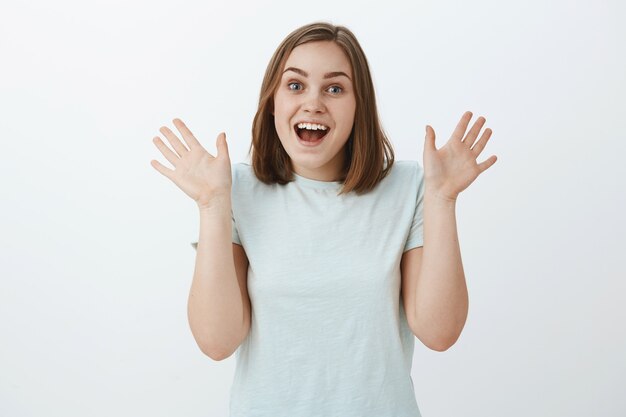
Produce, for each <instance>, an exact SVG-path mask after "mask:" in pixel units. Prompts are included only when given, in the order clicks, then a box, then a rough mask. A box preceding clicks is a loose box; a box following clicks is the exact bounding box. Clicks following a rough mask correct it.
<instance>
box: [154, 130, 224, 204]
mask: <svg viewBox="0 0 626 417" xmlns="http://www.w3.org/2000/svg"><path fill="white" fill-rule="evenodd" d="M173 122H174V126H176V128H177V129H178V131H179V132H180V133H181V135H182V137H183V139H184V140H185V143H186V144H187V146H188V147H189V149H188V148H187V147H186V146H185V145H184V144H183V143H182V142H181V141H180V139H178V138H177V137H176V135H175V134H174V133H173V132H172V131H171V130H170V129H168V128H167V127H165V126H163V127H161V129H159V131H160V132H161V133H162V134H163V135H164V136H165V137H166V138H167V140H168V141H169V143H170V144H171V145H172V147H173V148H174V151H175V152H173V151H172V150H171V149H170V148H169V147H167V146H166V145H165V143H163V141H162V140H161V138H160V137H158V136H155V137H154V139H153V140H152V141H153V142H154V144H155V145H156V147H157V148H159V150H160V151H161V153H162V154H163V156H164V157H165V158H166V159H167V160H168V161H170V163H171V164H172V165H174V167H175V169H174V170H171V169H169V168H167V167H165V166H164V165H162V164H161V163H160V162H159V161H156V160H154V159H153V160H151V161H150V165H152V166H153V167H154V169H156V170H157V171H159V172H160V173H161V174H163V175H165V176H166V177H167V178H169V179H170V180H172V181H173V182H174V184H176V185H177V186H178V188H180V189H181V190H183V191H184V192H185V194H187V195H188V196H189V197H191V198H193V200H194V201H195V202H196V203H197V204H198V207H199V208H200V209H203V208H209V207H211V204H213V202H214V201H216V199H222V198H227V199H228V200H229V201H230V192H231V187H232V174H231V166H230V157H229V155H228V145H227V144H226V134H224V133H220V134H219V135H218V136H217V142H216V145H217V155H216V156H213V155H211V154H210V153H208V152H207V151H206V149H204V148H203V147H202V145H201V144H200V142H198V140H197V139H196V138H195V137H194V136H193V134H192V133H191V131H190V130H189V129H188V128H187V126H185V124H184V123H183V122H182V121H181V120H180V119H174V121H173Z"/></svg>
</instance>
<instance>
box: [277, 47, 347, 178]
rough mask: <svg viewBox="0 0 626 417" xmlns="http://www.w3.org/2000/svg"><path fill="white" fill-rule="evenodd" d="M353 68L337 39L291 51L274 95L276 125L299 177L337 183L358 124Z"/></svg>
mask: <svg viewBox="0 0 626 417" xmlns="http://www.w3.org/2000/svg"><path fill="white" fill-rule="evenodd" d="M355 110H356V97H355V94H354V89H353V84H352V67H351V65H350V61H349V60H348V58H347V57H346V55H345V54H344V52H343V50H342V49H341V48H340V47H339V46H338V45H337V44H336V43H334V42H332V41H317V42H309V43H305V44H302V45H300V46H297V47H296V48H294V50H293V51H292V52H291V54H290V55H289V57H288V58H287V61H286V63H285V67H284V68H283V74H282V75H281V80H280V85H279V86H278V89H277V90H276V94H275V95H274V111H273V115H274V125H275V127H276V132H277V133H278V137H279V138H280V142H281V143H282V145H283V148H285V151H286V152H287V154H288V155H289V157H290V158H291V162H292V165H293V169H294V171H295V172H296V174H298V175H301V176H303V177H306V178H310V179H315V180H319V181H337V180H338V179H339V176H340V175H341V171H342V168H343V165H344V150H343V149H344V146H345V144H346V142H347V140H348V137H349V136H350V132H351V131H352V126H353V125H354V113H355Z"/></svg>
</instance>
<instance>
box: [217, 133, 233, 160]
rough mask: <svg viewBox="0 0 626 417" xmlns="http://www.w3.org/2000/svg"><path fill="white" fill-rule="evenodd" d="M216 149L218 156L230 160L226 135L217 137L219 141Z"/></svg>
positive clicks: (221, 134) (222, 134)
mask: <svg viewBox="0 0 626 417" xmlns="http://www.w3.org/2000/svg"><path fill="white" fill-rule="evenodd" d="M215 147H216V148H217V156H218V157H225V158H227V159H230V155H229V154H228V143H226V133H224V132H222V133H220V134H219V135H217V141H216V145H215Z"/></svg>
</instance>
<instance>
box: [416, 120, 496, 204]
mask: <svg viewBox="0 0 626 417" xmlns="http://www.w3.org/2000/svg"><path fill="white" fill-rule="evenodd" d="M471 119H472V112H469V111H468V112H465V114H463V116H462V117H461V120H460V121H459V123H458V125H457V126H456V129H455V130H454V132H453V133H452V137H451V138H450V140H448V143H446V144H445V145H444V146H443V147H441V148H440V149H437V148H435V131H434V130H433V128H432V127H431V126H429V125H426V141H425V146H424V181H425V186H426V190H427V191H429V192H434V193H435V194H436V195H437V196H439V197H442V198H445V199H447V200H450V201H456V198H457V197H458V195H459V194H460V193H461V191H463V190H465V189H466V188H467V187H469V185H470V184H471V183H472V182H474V180H475V179H476V178H477V177H478V175H480V174H481V173H482V172H483V171H485V170H487V168H489V167H490V166H492V165H493V164H494V163H495V162H496V160H497V159H498V158H497V157H496V156H495V155H491V156H490V157H489V158H488V159H487V160H485V161H483V162H481V163H480V164H479V163H477V162H476V158H478V155H480V153H481V152H482V150H483V149H484V148H485V145H486V144H487V141H488V140H489V137H490V136H491V133H492V130H491V129H489V128H487V129H485V131H484V132H483V134H482V136H481V137H480V139H479V140H478V141H476V138H477V137H478V134H479V133H480V130H481V129H482V127H483V125H484V124H485V121H486V119H485V118H484V117H479V118H478V120H476V123H474V126H472V128H471V129H470V131H469V132H467V135H465V131H466V130H467V125H468V124H469V122H470V120H471ZM472 145H474V146H473V147H472Z"/></svg>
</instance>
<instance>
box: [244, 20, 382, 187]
mask: <svg viewBox="0 0 626 417" xmlns="http://www.w3.org/2000/svg"><path fill="white" fill-rule="evenodd" d="M315 41H333V42H335V43H336V44H337V45H339V46H340V47H341V49H343V51H344V52H345V54H346V56H347V57H348V60H349V61H350V64H351V66H352V72H353V78H354V80H353V85H354V92H355V96H356V97H355V98H356V111H355V115H354V126H353V127H352V132H351V133H350V137H349V138H348V141H347V142H346V145H345V147H344V150H345V165H344V167H343V172H342V178H341V181H342V182H343V186H342V189H341V192H340V193H339V194H345V193H348V192H350V191H354V192H356V193H357V194H359V195H360V194H363V193H366V192H368V191H370V190H372V189H373V188H374V187H375V186H376V185H377V184H378V183H379V182H380V181H381V180H382V179H383V178H385V176H387V174H388V173H389V170H390V169H391V167H392V165H393V162H394V152H393V147H392V145H391V142H390V141H389V139H387V136H386V135H385V133H384V132H383V130H382V127H381V124H380V120H379V118H378V110H377V108H376V97H375V93H374V85H373V83H372V77H371V75H370V70H369V66H368V63H367V58H366V57H365V53H364V52H363V50H362V49H361V46H360V45H359V42H358V41H357V40H356V37H355V36H354V34H353V33H352V32H351V31H350V30H349V29H348V28H346V27H343V26H335V25H332V24H329V23H324V22H318V23H312V24H309V25H306V26H302V27H301V28H298V29H296V30H294V31H293V32H291V33H290V34H289V35H288V36H287V37H286V38H285V39H284V40H283V42H282V43H281V44H280V45H279V46H278V49H276V52H274V55H273V56H272V59H271V60H270V62H269V64H268V66H267V69H266V71H265V77H264V78H263V84H262V85H261V94H260V98H259V108H258V110H257V112H256V115H255V116H254V122H253V125H252V143H251V144H250V149H249V151H248V153H252V158H251V159H252V167H253V169H254V174H255V175H256V177H257V178H258V179H259V180H260V181H262V182H264V183H266V184H274V183H278V184H281V185H284V184H287V183H289V182H290V181H293V179H294V178H293V168H292V165H291V160H290V158H289V155H288V154H287V152H286V151H285V149H284V148H283V146H282V144H281V143H280V139H279V138H278V133H277V132H276V128H275V126H274V116H273V115H272V110H273V109H274V94H275V93H276V90H277V88H278V86H279V84H280V79H281V74H282V70H283V67H284V66H285V62H286V61H287V58H288V57H289V54H291V51H293V49H294V48H296V47H297V46H299V45H302V44H304V43H308V42H315Z"/></svg>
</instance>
